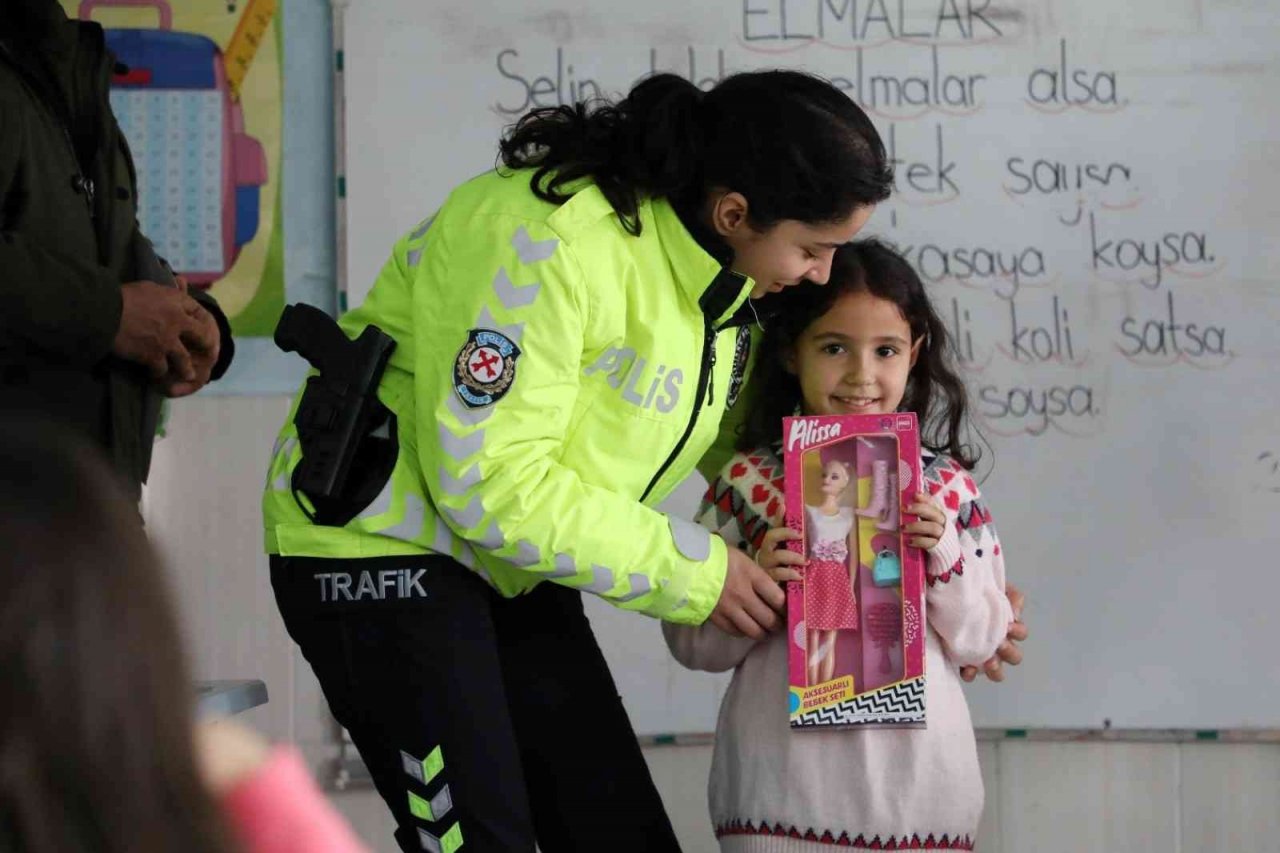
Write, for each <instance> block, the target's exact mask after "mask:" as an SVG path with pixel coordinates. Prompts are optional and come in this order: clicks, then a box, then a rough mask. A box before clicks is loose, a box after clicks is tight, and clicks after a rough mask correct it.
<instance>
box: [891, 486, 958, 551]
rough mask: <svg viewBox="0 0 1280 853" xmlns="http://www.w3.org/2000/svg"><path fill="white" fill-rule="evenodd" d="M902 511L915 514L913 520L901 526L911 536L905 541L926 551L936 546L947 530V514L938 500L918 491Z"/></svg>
mask: <svg viewBox="0 0 1280 853" xmlns="http://www.w3.org/2000/svg"><path fill="white" fill-rule="evenodd" d="M903 511H904V512H907V513H910V514H911V515H914V516H916V520H915V521H913V522H911V523H910V524H907V525H904V526H903V528H902V532H903V533H906V534H907V535H908V536H910V537H911V538H910V539H909V540H907V541H908V542H909V543H910V544H912V545H914V546H916V547H917V548H923V549H924V550H926V551H932V550H933V549H934V548H937V547H938V542H939V541H940V540H941V539H942V534H944V533H946V531H947V514H946V512H944V511H943V509H942V507H941V506H939V505H938V502H937V501H935V500H934V499H933V498H931V497H929V496H928V495H926V494H923V493H920V494H917V495H916V496H915V498H913V499H912V502H911V503H910V504H909V505H908V506H907V507H906V508H905V509H904V510H903Z"/></svg>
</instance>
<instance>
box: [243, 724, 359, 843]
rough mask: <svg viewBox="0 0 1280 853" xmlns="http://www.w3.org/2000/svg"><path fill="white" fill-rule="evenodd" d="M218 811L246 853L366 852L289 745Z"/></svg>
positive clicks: (275, 752)
mask: <svg viewBox="0 0 1280 853" xmlns="http://www.w3.org/2000/svg"><path fill="white" fill-rule="evenodd" d="M222 807H223V809H224V810H225V812H226V815H227V822H228V823H229V825H230V826H231V831H232V833H233V835H234V836H235V838H236V839H237V840H238V841H239V842H240V846H239V849H240V850H242V851H245V853H368V848H367V847H365V846H364V845H363V844H362V843H360V840H359V839H357V838H356V836H355V833H353V832H352V831H351V827H350V826H349V825H348V824H347V822H346V821H345V820H344V819H343V817H342V815H340V814H338V812H337V811H336V810H335V809H334V807H333V806H332V805H331V804H330V803H329V801H328V800H327V799H325V796H324V794H322V793H321V792H320V789H319V788H318V787H317V786H316V783H315V780H314V779H312V778H311V773H310V772H309V771H308V770H307V768H306V765H304V764H303V763H302V758H301V756H299V755H298V751H297V750H295V749H293V748H292V747H285V746H277V747H276V748H275V749H273V750H272V752H271V755H270V757H269V758H268V759H267V761H266V762H265V763H264V764H263V765H262V767H261V768H259V769H258V771H257V772H256V773H254V774H253V775H252V776H249V777H248V778H247V779H244V780H242V781H241V782H239V783H237V784H236V785H235V787H233V788H232V789H231V790H230V791H228V792H227V793H226V794H224V795H223V797H222Z"/></svg>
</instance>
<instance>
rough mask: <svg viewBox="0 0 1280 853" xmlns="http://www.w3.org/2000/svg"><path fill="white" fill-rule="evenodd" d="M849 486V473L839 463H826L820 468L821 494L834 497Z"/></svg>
mask: <svg viewBox="0 0 1280 853" xmlns="http://www.w3.org/2000/svg"><path fill="white" fill-rule="evenodd" d="M848 485H849V471H848V469H846V468H845V467H844V466H843V465H841V464H840V463H839V462H828V463H827V464H826V465H823V466H822V493H823V494H824V495H829V496H836V495H839V494H840V493H841V492H843V491H844V490H845V487H846V486H848Z"/></svg>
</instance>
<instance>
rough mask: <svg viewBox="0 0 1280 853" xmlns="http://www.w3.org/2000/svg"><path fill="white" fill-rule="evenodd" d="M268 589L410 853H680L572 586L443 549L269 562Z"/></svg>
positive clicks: (274, 560) (399, 838)
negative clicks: (505, 576)
mask: <svg viewBox="0 0 1280 853" xmlns="http://www.w3.org/2000/svg"><path fill="white" fill-rule="evenodd" d="M271 584H272V587H273V589H274V590H275V595H276V601H277V603H278V604H279V607H280V612H281V614H282V615H283V616H284V621H285V625H286V627H287V628H288V630H289V634H290V635H291V636H292V637H293V639H294V641H295V642H297V643H298V645H299V646H300V647H301V649H302V653H303V655H304V656H305V657H306V659H307V661H308V662H309V663H310V665H311V667H312V669H313V670H314V671H315V673H316V676H317V677H318V678H319V681H320V686H321V688H322V689H323V690H324V695H325V698H326V700H327V701H328V703H329V707H330V709H331V710H332V712H333V716H334V717H335V718H336V719H337V720H338V722H339V723H341V724H342V725H343V726H344V727H345V728H346V729H347V731H348V732H350V734H351V738H352V740H353V741H354V743H355V745H356V748H357V749H358V750H359V752H360V755H361V757H362V758H363V759H364V762H365V764H366V766H367V767H368V768H369V770H370V772H371V773H372V776H373V782H374V784H375V785H376V786H377V789H378V792H379V793H380V794H381V795H382V798H383V799H384V800H385V801H386V803H387V805H388V806H389V807H390V808H391V811H392V813H393V814H394V815H395V819H396V823H397V826H398V829H397V830H396V840H397V842H398V843H399V845H400V848H401V849H402V850H405V851H424V850H425V851H440V853H452V851H453V850H457V849H461V850H462V851H463V853H487V851H521V853H524V851H533V850H534V844H535V840H536V842H537V845H538V846H539V848H540V849H541V851H542V853H562V851H592V852H593V853H600V851H617V853H625V851H632V850H634V851H656V852H657V853H661V851H678V850H679V845H678V843H677V841H676V838H675V834H674V832H673V831H672V829H671V824H670V821H669V820H668V819H667V816H666V812H665V810H664V809H663V806H662V801H661V798H660V797H659V795H658V792H657V790H656V788H655V787H654V785H653V781H652V779H651V778H650V775H649V770H648V767H647V765H646V764H645V761H644V757H643V755H642V754H641V751H640V747H639V745H638V743H637V742H636V737H635V733H634V731H633V730H632V728H631V723H630V721H629V720H628V719H627V715H626V711H625V710H624V709H623V707H622V702H621V699H620V698H619V696H618V691H617V688H616V687H615V686H614V683H613V678H612V677H611V676H610V674H609V670H608V666H607V665H606V663H605V660H604V657H603V655H601V653H600V648H599V646H598V645H597V644H596V640H595V636H594V635H593V634H592V632H591V626H590V624H589V623H588V621H587V617H586V614H585V613H584V612H583V609H582V598H581V594H580V593H579V592H577V591H576V590H573V589H569V588H567V587H563V586H559V585H556V584H552V583H544V584H541V585H539V586H538V587H536V588H535V589H534V590H532V591H531V592H529V593H528V594H526V595H523V596H520V597H518V598H514V599H505V598H503V597H502V596H500V595H498V594H497V593H496V592H494V591H493V590H492V588H491V587H489V585H488V584H486V583H485V582H484V581H483V580H482V579H481V578H480V577H478V576H477V575H476V574H475V573H474V572H472V571H471V570H469V569H467V568H466V567H465V566H462V565H460V564H458V563H456V562H454V561H453V560H450V559H448V558H445V557H440V556H429V557H378V558H364V559H319V558H310V557H305V558H304V557H279V556H272V557H271Z"/></svg>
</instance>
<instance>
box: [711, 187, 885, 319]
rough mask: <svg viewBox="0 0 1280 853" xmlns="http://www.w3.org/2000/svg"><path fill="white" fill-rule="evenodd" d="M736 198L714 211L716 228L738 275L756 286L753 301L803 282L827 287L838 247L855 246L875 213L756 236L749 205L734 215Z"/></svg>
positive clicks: (783, 226)
mask: <svg viewBox="0 0 1280 853" xmlns="http://www.w3.org/2000/svg"><path fill="white" fill-rule="evenodd" d="M733 196H737V198H738V199H742V196H740V195H738V194H737V193H727V194H726V195H725V196H724V197H723V198H722V199H721V200H720V202H719V203H718V204H717V205H716V207H715V209H714V211H713V220H714V221H713V224H714V225H715V226H716V230H717V231H719V232H720V234H721V236H722V237H724V239H725V242H727V243H728V244H729V247H730V248H732V249H733V270H734V272H739V273H742V274H743V275H747V276H750V277H751V279H752V280H753V281H754V282H755V287H754V288H752V290H751V298H752V299H759V298H760V297H761V296H764V295H765V294H766V293H776V292H777V291H779V290H782V289H783V288H784V287H790V286H791V285H793V284H799V283H800V282H801V281H804V280H808V281H812V282H814V283H815V284H826V283H827V278H828V277H829V276H830V275H831V258H832V256H833V255H834V254H835V251H836V247H837V246H839V245H840V244H842V243H848V242H849V241H850V240H852V239H853V238H854V236H855V235H856V234H857V233H858V232H859V231H861V230H862V226H864V225H866V224H867V220H868V219H870V218H871V214H872V212H873V211H874V210H875V206H874V205H868V206H866V207H860V208H858V209H857V210H855V211H854V212H853V214H852V215H850V216H849V217H848V218H847V219H844V220H841V221H839V222H828V223H823V224H819V225H815V224H811V223H808V222H800V221H799V220H795V219H784V220H782V221H781V222H779V223H778V224H776V225H774V226H773V227H772V228H770V229H768V230H766V231H756V230H755V229H754V228H752V227H751V225H750V223H749V222H748V220H747V217H746V203H745V201H742V202H741V203H740V204H741V208H740V209H734V204H733V202H734V200H733V199H732V197H733ZM722 208H728V209H722ZM735 214H737V215H735Z"/></svg>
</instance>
